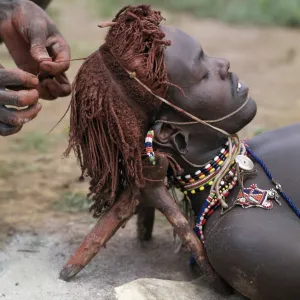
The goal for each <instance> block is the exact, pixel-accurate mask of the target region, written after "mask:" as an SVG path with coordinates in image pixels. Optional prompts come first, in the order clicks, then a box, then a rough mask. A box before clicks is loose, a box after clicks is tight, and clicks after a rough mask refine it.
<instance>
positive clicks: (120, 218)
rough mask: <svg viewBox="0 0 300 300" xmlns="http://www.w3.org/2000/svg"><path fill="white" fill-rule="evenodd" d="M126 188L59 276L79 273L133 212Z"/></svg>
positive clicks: (68, 278)
mask: <svg viewBox="0 0 300 300" xmlns="http://www.w3.org/2000/svg"><path fill="white" fill-rule="evenodd" d="M130 201H131V200H130V193H129V191H128V190H125V191H124V192H122V193H121V194H120V196H119V199H118V200H117V202H116V203H115V204H114V205H113V206H112V207H111V208H110V209H109V210H108V211H107V212H106V213H105V214H104V215H103V216H102V217H101V218H100V219H99V221H98V222H97V224H96V225H95V226H94V228H93V229H92V230H91V231H90V233H89V234H88V235H87V236H86V237H85V238H84V240H83V242H82V243H81V245H80V247H79V248H78V249H77V251H76V252H75V253H74V255H73V256H72V257H71V258H70V259H69V260H68V262H67V263H66V264H65V266H64V267H63V269H62V270H61V271H60V274H59V278H60V279H62V280H65V281H69V280H70V279H71V278H73V277H74V276H75V275H76V274H77V273H79V272H80V271H81V270H82V269H83V268H84V267H85V266H86V265H87V264H88V263H89V262H90V261H91V260H92V259H93V257H94V256H96V254H97V253H98V252H99V251H100V248H101V247H102V246H103V245H105V244H106V243H107V242H108V241H109V239H110V238H111V237H112V236H113V235H114V234H115V233H116V231H117V230H118V229H119V228H120V227H121V226H122V225H124V224H125V223H126V222H127V221H128V220H129V219H130V218H131V217H132V216H133V214H134V210H133V209H132V204H131V202H130Z"/></svg>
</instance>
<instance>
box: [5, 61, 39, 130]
mask: <svg viewBox="0 0 300 300" xmlns="http://www.w3.org/2000/svg"><path fill="white" fill-rule="evenodd" d="M0 67H1V69H0V135H2V136H6V135H11V134H14V133H17V132H19V131H20V130H21V128H22V126H23V125H24V124H25V123H27V122H29V121H30V120H32V119H34V118H35V117H36V115H37V114H38V112H39V111H40V110H41V108H42V106H41V105H40V104H39V103H37V101H38V99H39V93H38V91H37V86H38V78H37V77H36V76H34V75H32V74H30V73H27V72H24V71H22V70H20V69H17V70H5V69H3V67H2V66H0ZM6 105H9V106H15V107H17V108H23V109H21V110H18V109H17V108H12V107H7V106H6Z"/></svg>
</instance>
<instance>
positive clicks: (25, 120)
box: [23, 118, 31, 124]
mask: <svg viewBox="0 0 300 300" xmlns="http://www.w3.org/2000/svg"><path fill="white" fill-rule="evenodd" d="M29 121H31V119H30V118H24V119H23V123H24V124H25V123H28V122H29Z"/></svg>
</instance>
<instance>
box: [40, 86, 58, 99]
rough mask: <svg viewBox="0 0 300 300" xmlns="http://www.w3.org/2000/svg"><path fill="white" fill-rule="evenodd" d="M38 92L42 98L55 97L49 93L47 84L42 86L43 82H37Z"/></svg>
mask: <svg viewBox="0 0 300 300" xmlns="http://www.w3.org/2000/svg"><path fill="white" fill-rule="evenodd" d="M38 92H39V94H40V98H42V99H44V100H55V97H54V96H53V95H52V94H51V93H50V91H49V89H48V87H47V86H44V82H42V83H41V84H39V86H38Z"/></svg>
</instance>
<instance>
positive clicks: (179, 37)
mask: <svg viewBox="0 0 300 300" xmlns="http://www.w3.org/2000/svg"><path fill="white" fill-rule="evenodd" d="M161 28H162V30H163V31H164V33H165V35H166V37H165V39H167V40H171V45H170V46H169V47H167V48H166V50H165V62H166V65H167V69H168V74H169V75H172V74H173V75H174V73H178V72H180V73H181V74H182V73H187V72H189V70H192V67H193V64H194V63H195V61H197V60H198V59H199V57H200V54H201V51H202V48H201V46H200V43H199V42H198V41H197V40H196V39H195V38H193V37H191V36H190V35H188V34H186V33H185V32H183V31H181V30H180V29H177V28H175V27H168V26H162V27H161Z"/></svg>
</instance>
